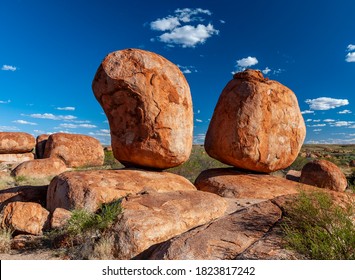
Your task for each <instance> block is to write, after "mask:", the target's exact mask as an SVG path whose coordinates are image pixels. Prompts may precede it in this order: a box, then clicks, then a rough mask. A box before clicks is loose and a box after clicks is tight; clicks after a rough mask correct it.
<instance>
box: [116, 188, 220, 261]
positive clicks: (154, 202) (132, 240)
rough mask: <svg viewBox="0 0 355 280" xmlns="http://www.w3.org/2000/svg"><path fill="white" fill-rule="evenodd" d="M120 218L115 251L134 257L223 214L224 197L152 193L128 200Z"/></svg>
mask: <svg viewBox="0 0 355 280" xmlns="http://www.w3.org/2000/svg"><path fill="white" fill-rule="evenodd" d="M122 207H123V209H124V211H123V214H121V217H120V219H118V221H117V222H116V223H115V224H114V225H113V226H112V229H111V233H110V234H111V235H112V236H113V237H114V242H113V244H112V247H113V248H112V252H113V255H114V257H115V258H117V259H131V258H134V257H137V258H139V257H138V255H139V254H144V253H143V252H144V251H145V250H147V249H148V248H150V247H151V246H152V245H155V244H158V243H161V242H164V241H166V240H169V239H170V238H172V237H174V236H176V235H179V234H181V233H183V232H186V231H188V230H190V229H192V228H194V227H197V226H199V225H203V224H205V223H208V222H210V221H211V220H213V219H216V218H219V217H220V216H222V215H223V214H224V212H225V210H226V203H225V201H224V199H223V198H221V197H219V196H216V195H214V194H209V193H205V192H199V191H175V192H166V193H157V192H154V193H148V194H143V195H139V196H137V197H132V198H129V199H128V200H124V201H123V203H122Z"/></svg>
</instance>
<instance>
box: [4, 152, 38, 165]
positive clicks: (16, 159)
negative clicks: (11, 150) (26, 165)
mask: <svg viewBox="0 0 355 280" xmlns="http://www.w3.org/2000/svg"><path fill="white" fill-rule="evenodd" d="M34 158H35V156H34V154H32V153H24V154H0V162H5V163H21V162H24V161H28V160H33V159H34Z"/></svg>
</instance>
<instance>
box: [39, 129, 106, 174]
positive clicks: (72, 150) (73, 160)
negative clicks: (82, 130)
mask: <svg viewBox="0 0 355 280" xmlns="http://www.w3.org/2000/svg"><path fill="white" fill-rule="evenodd" d="M44 157H45V158H49V157H57V158H60V159H61V160H62V161H63V162H64V163H65V164H66V166H67V167H83V166H100V165H102V164H103V163H104V151H103V148H102V146H101V144H100V141H99V140H97V139H95V138H93V137H90V136H87V135H81V134H68V133H55V134H52V135H50V136H49V138H48V140H47V143H46V148H45V152H44Z"/></svg>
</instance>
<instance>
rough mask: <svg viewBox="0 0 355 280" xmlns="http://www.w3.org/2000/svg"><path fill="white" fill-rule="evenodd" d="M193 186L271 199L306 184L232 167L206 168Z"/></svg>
mask: <svg viewBox="0 0 355 280" xmlns="http://www.w3.org/2000/svg"><path fill="white" fill-rule="evenodd" d="M195 186H196V188H197V189H199V190H201V191H207V192H211V193H215V194H218V195H220V196H223V197H228V198H249V199H272V198H275V197H277V196H281V195H287V194H296V193H299V191H300V190H306V189H307V186H305V185H301V184H298V183H296V182H292V181H289V180H286V179H284V178H279V177H275V176H271V175H266V174H249V173H245V172H241V171H238V170H237V169H234V168H216V169H208V170H205V171H203V172H201V174H200V175H199V176H198V177H197V178H196V181H195Z"/></svg>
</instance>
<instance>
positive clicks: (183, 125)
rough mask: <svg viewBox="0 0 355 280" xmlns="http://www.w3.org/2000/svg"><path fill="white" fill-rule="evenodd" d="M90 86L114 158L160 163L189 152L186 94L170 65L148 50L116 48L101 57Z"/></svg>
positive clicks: (152, 164)
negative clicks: (106, 126) (104, 120)
mask: <svg viewBox="0 0 355 280" xmlns="http://www.w3.org/2000/svg"><path fill="white" fill-rule="evenodd" d="M92 88H93V91H94V94H95V97H96V99H97V100H98V101H99V103H100V104H101V106H102V107H103V109H104V111H105V113H106V116H107V118H108V121H109V124H110V130H111V139H112V140H111V142H112V149H113V153H114V156H115V158H116V159H117V160H119V161H120V162H122V163H123V164H126V165H129V164H131V165H135V166H144V167H150V168H158V169H164V168H169V167H174V166H177V165H180V164H181V163H183V162H185V161H186V160H187V159H188V158H189V156H190V153H191V147H192V137H193V136H192V130H193V112H192V100H191V95H190V88H189V86H188V83H187V81H186V79H185V77H184V75H183V74H182V73H181V71H180V70H179V68H178V67H177V66H176V65H174V64H173V63H171V62H170V61H168V60H166V59H165V58H163V57H162V56H160V55H157V54H155V53H152V52H148V51H143V50H138V49H127V50H121V51H116V52H113V53H110V54H109V55H108V56H106V58H105V59H104V60H103V62H102V63H101V65H100V67H99V68H98V70H97V73H96V75H95V78H94V80H93V84H92Z"/></svg>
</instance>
